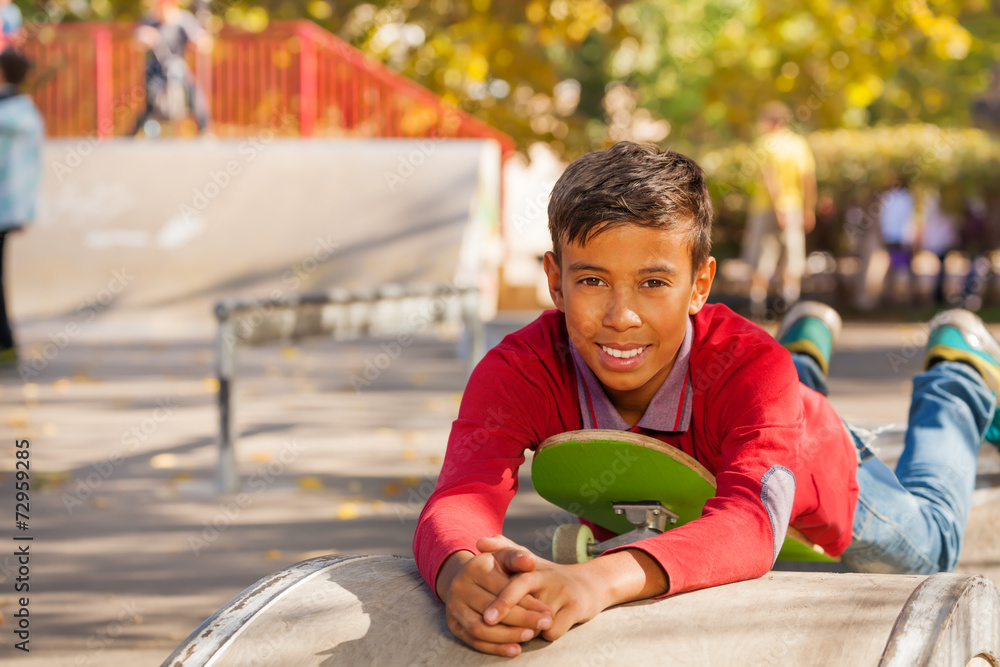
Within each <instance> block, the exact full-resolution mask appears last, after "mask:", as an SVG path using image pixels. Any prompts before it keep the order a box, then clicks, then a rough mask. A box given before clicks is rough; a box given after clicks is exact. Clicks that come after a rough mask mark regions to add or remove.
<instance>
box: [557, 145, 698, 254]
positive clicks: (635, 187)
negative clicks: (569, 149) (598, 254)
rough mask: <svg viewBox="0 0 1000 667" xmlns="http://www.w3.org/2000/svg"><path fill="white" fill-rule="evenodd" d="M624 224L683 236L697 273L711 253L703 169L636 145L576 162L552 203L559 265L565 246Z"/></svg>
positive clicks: (562, 179)
mask: <svg viewBox="0 0 1000 667" xmlns="http://www.w3.org/2000/svg"><path fill="white" fill-rule="evenodd" d="M625 224H635V225H640V226H643V227H655V228H658V229H663V230H665V231H671V232H672V231H684V232H685V233H686V237H687V241H688V247H689V248H690V250H691V263H692V269H693V270H694V271H695V272H697V270H698V267H699V266H701V263H702V262H704V261H705V259H706V258H707V257H708V254H709V252H711V250H712V199H711V197H710V196H709V194H708V186H707V185H706V183H705V175H704V173H703V172H702V170H701V167H699V166H698V164H697V163H696V162H695V161H694V160H692V159H691V158H689V157H686V156H684V155H681V154H680V153H675V152H673V151H669V150H667V151H661V150H660V149H659V148H658V147H657V146H655V145H652V144H636V143H633V142H631V141H621V142H619V143H617V144H615V145H614V146H612V147H611V148H609V149H607V150H603V151H597V152H596V153H588V154H587V155H584V156H583V157H580V158H578V159H576V160H574V161H573V163H572V164H570V165H569V167H567V168H566V171H565V172H563V175H562V176H560V177H559V180H558V181H556V184H555V187H553V188H552V196H551V197H550V198H549V233H550V234H551V235H552V248H553V252H554V253H555V255H556V261H560V257H559V244H560V243H567V244H568V243H579V244H581V245H583V244H586V243H587V241H589V240H590V239H591V238H592V237H594V236H595V235H597V234H600V233H601V232H603V231H606V230H608V229H612V228H614V227H620V226H622V225H625Z"/></svg>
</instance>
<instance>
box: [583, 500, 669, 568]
mask: <svg viewBox="0 0 1000 667" xmlns="http://www.w3.org/2000/svg"><path fill="white" fill-rule="evenodd" d="M611 507H612V508H614V510H615V514H618V515H625V519H626V520H627V521H628V522H629V523H630V524H632V525H633V526H634V527H635V530H631V531H629V532H627V533H623V534H621V535H619V536H618V537H612V538H611V539H610V540H605V541H604V542H600V543H598V544H591V545H589V546H588V548H587V553H589V554H590V555H591V556H599V555H601V554H602V553H604V552H605V551H608V550H609V549H614V548H616V547H622V546H625V545H626V544H632V543H633V542H638V541H639V540H644V539H646V538H647V537H655V536H656V535H659V534H660V533H662V532H663V531H664V530H666V529H667V522H670V524H671V525H673V524H675V523H677V520H678V519H679V518H680V517H679V516H678V515H677V514H676V513H674V512H672V511H670V510H669V509H667V508H666V507H665V506H664V505H663V503H661V502H659V501H657V500H644V501H639V502H624V503H614V504H613V505H612V506H611Z"/></svg>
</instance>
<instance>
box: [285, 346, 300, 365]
mask: <svg viewBox="0 0 1000 667" xmlns="http://www.w3.org/2000/svg"><path fill="white" fill-rule="evenodd" d="M301 352H302V350H300V349H299V348H297V347H295V346H294V345H289V346H287V347H283V348H281V358H282V359H284V360H285V361H295V360H296V359H298V358H299V354H300V353H301Z"/></svg>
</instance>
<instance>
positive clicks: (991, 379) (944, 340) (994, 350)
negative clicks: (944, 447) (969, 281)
mask: <svg viewBox="0 0 1000 667" xmlns="http://www.w3.org/2000/svg"><path fill="white" fill-rule="evenodd" d="M927 327H928V329H929V330H930V333H929V334H928V336H927V355H926V356H925V357H924V369H925V370H926V369H928V368H930V367H931V366H933V365H934V364H936V363H937V362H939V361H961V362H964V363H966V364H969V365H970V366H972V367H973V368H975V369H976V370H977V371H978V372H979V374H980V375H981V376H982V377H983V380H985V381H986V386H988V387H989V388H990V391H992V392H993V395H994V396H996V394H997V390H998V388H1000V343H998V342H997V341H996V339H995V338H993V335H992V334H990V331H989V329H987V328H986V325H985V324H983V321H982V320H981V319H979V316H978V315H976V314H975V313H970V312H969V311H967V310H959V309H956V310H946V311H945V312H943V313H938V314H937V315H935V316H934V318H933V319H932V320H931V321H930V323H929V324H928V325H927ZM986 440H987V441H989V442H991V443H993V444H994V445H997V446H998V447H1000V411H998V410H994V411H993V419H992V421H991V422H990V426H989V428H988V429H986Z"/></svg>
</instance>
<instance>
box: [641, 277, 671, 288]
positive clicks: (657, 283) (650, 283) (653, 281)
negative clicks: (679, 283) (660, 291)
mask: <svg viewBox="0 0 1000 667" xmlns="http://www.w3.org/2000/svg"><path fill="white" fill-rule="evenodd" d="M643 285H645V286H646V287H666V285H667V283H665V282H664V281H662V280H660V279H659V278H650V279H649V280H647V281H646V282H644V283H643Z"/></svg>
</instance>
